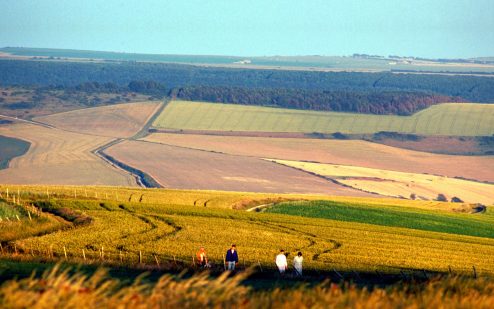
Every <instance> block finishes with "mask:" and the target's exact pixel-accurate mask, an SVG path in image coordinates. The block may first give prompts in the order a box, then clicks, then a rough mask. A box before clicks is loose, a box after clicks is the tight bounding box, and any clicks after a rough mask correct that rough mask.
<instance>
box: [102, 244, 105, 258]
mask: <svg viewBox="0 0 494 309" xmlns="http://www.w3.org/2000/svg"><path fill="white" fill-rule="evenodd" d="M101 259H102V260H104V259H105V251H104V249H103V246H101Z"/></svg>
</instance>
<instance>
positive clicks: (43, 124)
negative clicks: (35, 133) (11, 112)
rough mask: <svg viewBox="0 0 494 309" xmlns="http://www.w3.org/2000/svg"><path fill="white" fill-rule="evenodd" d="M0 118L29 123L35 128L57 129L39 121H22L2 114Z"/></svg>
mask: <svg viewBox="0 0 494 309" xmlns="http://www.w3.org/2000/svg"><path fill="white" fill-rule="evenodd" d="M0 118H7V119H12V120H14V121H19V122H24V123H29V124H32V125H35V126H41V127H45V128H48V129H56V127H54V126H52V125H49V124H46V123H43V122H39V121H33V120H26V119H21V118H17V117H12V116H7V115H2V114H0Z"/></svg>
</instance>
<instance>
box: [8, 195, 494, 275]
mask: <svg viewBox="0 0 494 309" xmlns="http://www.w3.org/2000/svg"><path fill="white" fill-rule="evenodd" d="M7 188H8V189H9V198H8V199H7V198H6V196H7ZM0 193H1V195H2V197H1V198H2V204H1V205H0V208H1V209H2V211H1V212H0V214H1V216H2V221H1V222H0V226H1V227H2V228H1V229H0V240H2V242H3V248H4V249H5V250H11V251H10V252H12V251H13V250H14V249H13V248H15V250H16V252H17V254H21V255H22V256H23V257H24V258H26V259H47V260H59V259H67V261H69V262H86V263H90V262H91V263H113V264H119V265H127V266H132V265H138V264H139V259H140V263H141V264H148V265H155V264H156V263H161V265H163V264H165V263H178V264H180V265H184V267H189V265H191V264H192V256H193V255H194V254H195V252H196V250H197V249H198V247H199V246H205V247H206V249H207V251H208V254H209V257H210V260H211V262H212V263H213V264H214V265H215V266H214V267H220V268H221V267H223V254H224V252H225V251H226V249H227V248H228V247H229V245H230V244H231V243H236V244H237V247H238V251H239V256H240V267H241V268H243V267H244V265H245V267H248V266H250V265H259V264H260V265H261V267H263V268H264V269H270V268H273V266H274V265H273V259H274V256H275V255H276V253H277V252H278V251H279V249H280V248H284V249H285V250H286V251H287V252H288V253H289V257H293V255H294V254H295V253H296V252H298V251H302V252H303V253H304V257H305V260H304V261H305V264H304V265H305V268H306V270H321V271H322V270H325V271H330V270H333V269H337V270H340V271H345V270H346V271H350V270H355V271H362V272H366V271H372V272H374V271H375V270H379V271H381V272H391V273H399V271H400V270H401V271H405V272H406V271H414V270H422V269H425V270H427V271H431V272H432V271H437V272H448V271H449V269H450V268H451V269H452V270H454V271H455V272H457V273H471V271H472V266H475V269H476V271H477V273H478V274H479V275H487V274H494V267H493V265H494V239H493V236H494V230H493V229H492V226H493V225H492V224H493V223H494V222H493V220H494V216H493V215H492V211H491V209H490V208H489V207H487V209H486V210H484V211H483V212H476V213H473V212H475V211H476V209H475V207H474V206H472V205H470V204H452V203H442V202H426V201H407V200H397V199H369V198H343V197H339V198H338V197H331V196H317V195H286V194H253V193H236V192H221V191H180V190H163V189H131V188H117V187H53V186H48V187H46V186H15V187H14V186H5V185H3V186H1V187H0ZM9 199H16V200H17V201H16V203H17V202H18V203H19V204H20V205H16V206H15V205H12V203H11V202H9ZM311 201H312V202H311ZM280 202H281V203H280ZM273 203H274V204H273ZM31 205H34V207H33V206H31ZM256 205H264V206H260V207H259V209H260V210H261V212H255V211H252V212H249V211H245V209H246V208H252V207H254V206H256ZM263 209H264V211H262V210H263ZM16 216H17V217H19V219H17V218H16ZM6 217H9V219H8V220H7V219H6ZM30 217H31V219H29V218H30ZM38 226H39V227H40V229H43V230H42V231H43V232H39V231H36V229H37V227H38ZM68 227H71V228H68ZM53 230H56V232H53ZM29 233H31V235H32V236H29ZM6 235H8V237H7V236H6ZM12 253H13V252H12ZM65 255H66V256H67V257H65Z"/></svg>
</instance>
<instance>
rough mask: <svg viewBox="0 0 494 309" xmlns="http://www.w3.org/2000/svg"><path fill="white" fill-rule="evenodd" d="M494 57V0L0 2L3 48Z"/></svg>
mask: <svg viewBox="0 0 494 309" xmlns="http://www.w3.org/2000/svg"><path fill="white" fill-rule="evenodd" d="M6 46H11V47H46V48H70V49H84V50H100V51H117V52H130V53H157V54H196V55H232V56H272V55H286V56H294V55H334V56H341V55H351V54H353V53H366V54H377V55H400V56H416V57H428V58H469V57H480V56H494V0H359V1H357V0H321V1H315V0H297V1H292V0H285V1H279V0H250V1H240V0H239V1H237V0H222V1H220V0H199V1H198V0H171V1H170V0H168V1H167V0H139V1H135V0H101V1H96V0H0V47H6Z"/></svg>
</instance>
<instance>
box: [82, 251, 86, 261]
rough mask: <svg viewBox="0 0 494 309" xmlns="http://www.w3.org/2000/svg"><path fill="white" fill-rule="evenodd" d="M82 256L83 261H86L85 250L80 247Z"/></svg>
mask: <svg viewBox="0 0 494 309" xmlns="http://www.w3.org/2000/svg"><path fill="white" fill-rule="evenodd" d="M82 258H83V259H84V261H86V252H85V251H84V249H82Z"/></svg>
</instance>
